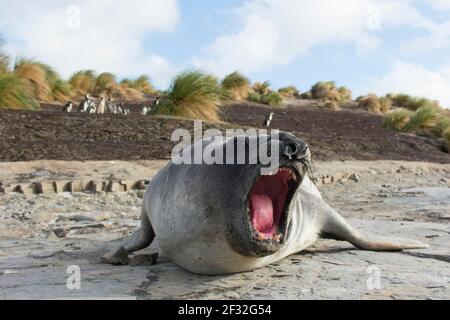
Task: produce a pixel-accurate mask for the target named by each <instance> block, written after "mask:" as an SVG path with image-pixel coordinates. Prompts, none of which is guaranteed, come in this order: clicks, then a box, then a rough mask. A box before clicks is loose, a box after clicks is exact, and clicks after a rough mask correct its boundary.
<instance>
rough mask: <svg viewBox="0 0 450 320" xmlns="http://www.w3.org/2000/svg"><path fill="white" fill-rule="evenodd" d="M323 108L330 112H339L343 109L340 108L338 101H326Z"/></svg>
mask: <svg viewBox="0 0 450 320" xmlns="http://www.w3.org/2000/svg"><path fill="white" fill-rule="evenodd" d="M323 107H324V108H325V109H328V110H333V111H339V110H340V109H341V107H340V106H339V104H338V103H337V102H336V101H331V100H328V101H325V103H324V104H323Z"/></svg>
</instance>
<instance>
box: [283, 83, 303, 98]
mask: <svg viewBox="0 0 450 320" xmlns="http://www.w3.org/2000/svg"><path fill="white" fill-rule="evenodd" d="M278 93H279V94H281V96H283V97H284V98H299V97H300V91H299V90H298V89H297V88H296V87H295V86H288V87H284V88H280V89H279V90H278Z"/></svg>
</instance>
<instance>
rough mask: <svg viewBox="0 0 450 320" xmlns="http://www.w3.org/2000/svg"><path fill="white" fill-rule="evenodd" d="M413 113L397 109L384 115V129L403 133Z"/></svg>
mask: <svg viewBox="0 0 450 320" xmlns="http://www.w3.org/2000/svg"><path fill="white" fill-rule="evenodd" d="M412 115H413V113H412V112H411V111H410V110H407V109H402V108H399V109H395V110H393V111H390V112H388V113H386V114H385V115H384V118H383V128H387V129H394V130H397V131H402V130H403V129H404V127H405V126H406V125H407V124H408V122H409V121H410V119H411V116H412Z"/></svg>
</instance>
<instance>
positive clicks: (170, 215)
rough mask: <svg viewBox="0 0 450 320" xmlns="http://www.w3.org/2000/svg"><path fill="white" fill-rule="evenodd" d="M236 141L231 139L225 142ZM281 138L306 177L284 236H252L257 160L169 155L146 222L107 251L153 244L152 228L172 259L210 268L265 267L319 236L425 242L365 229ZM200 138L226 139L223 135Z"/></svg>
mask: <svg viewBox="0 0 450 320" xmlns="http://www.w3.org/2000/svg"><path fill="white" fill-rule="evenodd" d="M248 139H250V140H251V139H254V138H252V137H249V138H248ZM246 141H249V140H246ZM231 142H234V141H233V139H230V140H228V141H227V142H225V143H231ZM276 142H277V143H279V146H280V163H281V164H280V166H281V167H283V166H284V167H291V168H295V170H296V171H297V172H298V173H299V175H300V178H301V179H300V180H301V181H300V184H299V186H298V187H297V189H296V191H295V194H294V195H293V198H292V201H291V202H290V204H289V209H288V212H287V214H286V217H285V225H284V226H285V227H284V228H282V231H281V232H282V234H283V238H282V241H281V242H279V243H277V242H274V241H272V240H267V241H266V240H264V241H258V240H255V238H254V236H253V232H254V230H252V226H251V224H250V222H249V218H248V212H247V210H246V208H247V206H248V204H247V196H248V194H249V192H250V189H251V187H252V186H253V184H254V182H255V181H256V179H257V178H258V177H259V175H260V168H261V166H260V165H258V164H256V165H249V164H247V165H206V164H202V165H176V164H174V163H172V162H170V163H169V164H168V165H167V166H166V167H164V168H163V169H162V170H161V171H160V172H159V173H158V174H157V175H156V176H155V177H154V179H153V180H152V182H151V185H150V186H149V188H148V190H147V192H146V194H145V197H144V203H143V207H142V222H141V228H140V229H139V230H138V231H136V232H135V233H134V234H133V235H132V236H131V237H130V238H129V239H128V240H127V241H126V242H125V243H124V244H123V246H122V247H120V248H119V249H118V250H115V251H113V252H111V253H109V254H108V255H106V256H105V257H104V259H105V260H106V261H107V262H110V263H118V262H119V261H121V260H120V259H121V258H120V257H119V256H120V254H129V253H131V252H133V251H136V250H140V249H143V248H145V247H147V246H149V245H150V244H151V242H152V241H153V239H154V237H155V236H156V237H157V238H158V242H159V244H160V247H161V249H162V250H163V252H164V253H165V255H167V257H169V259H170V260H171V261H172V262H174V263H175V264H177V265H179V266H181V267H183V268H184V269H187V270H189V271H191V272H194V273H200V274H211V275H214V274H227V273H235V272H242V271H248V270H252V269H255V268H260V267H263V266H265V265H268V264H270V263H273V262H276V261H279V260H280V259H283V258H284V257H286V256H289V255H291V254H294V253H297V252H299V251H301V250H303V249H305V248H307V247H309V246H310V245H312V244H313V243H314V242H315V241H316V240H317V239H318V238H319V237H321V236H324V237H327V238H334V239H337V240H345V241H349V242H351V243H352V244H353V245H355V246H356V247H358V248H361V249H367V250H377V251H378V250H379V251H381V250H385V251H389V250H402V249H412V248H424V247H426V245H424V244H422V243H420V242H418V241H414V240H403V239H393V238H385V237H377V236H368V235H363V234H361V233H359V232H358V231H356V230H354V229H353V228H352V227H351V226H349V225H348V224H347V222H346V221H345V219H344V218H343V217H342V216H340V215H339V214H338V213H337V212H336V211H335V210H333V209H332V208H331V207H330V206H328V204H326V203H325V202H324V201H323V199H322V197H321V195H320V193H319V191H318V190H317V188H316V187H315V185H314V184H313V183H312V182H311V180H310V179H309V178H308V176H307V174H306V171H307V167H308V165H309V150H308V147H307V145H306V144H305V143H304V142H303V141H302V140H300V139H298V138H296V137H295V136H293V135H292V134H288V133H282V134H280V137H279V140H278V141H276ZM197 143H201V144H203V146H207V145H208V144H210V143H215V144H216V145H217V146H215V148H223V147H224V143H217V142H208V141H200V142H197ZM287 147H289V149H287ZM293 149H294V150H296V152H295V153H294V157H293V156H292V152H291V151H292V150H293ZM186 150H188V152H189V151H190V149H186ZM286 150H288V151H289V152H288V153H287V152H286ZM287 154H288V156H286V155H287Z"/></svg>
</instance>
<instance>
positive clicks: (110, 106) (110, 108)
mask: <svg viewBox="0 0 450 320" xmlns="http://www.w3.org/2000/svg"><path fill="white" fill-rule="evenodd" d="M106 109H107V110H108V112H109V113H112V114H115V113H116V112H117V110H116V107H115V105H114V103H113V99H112V98H109V99H108V103H107V104H106Z"/></svg>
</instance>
